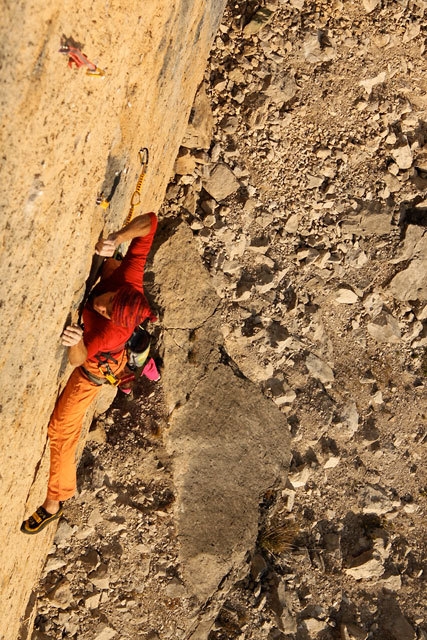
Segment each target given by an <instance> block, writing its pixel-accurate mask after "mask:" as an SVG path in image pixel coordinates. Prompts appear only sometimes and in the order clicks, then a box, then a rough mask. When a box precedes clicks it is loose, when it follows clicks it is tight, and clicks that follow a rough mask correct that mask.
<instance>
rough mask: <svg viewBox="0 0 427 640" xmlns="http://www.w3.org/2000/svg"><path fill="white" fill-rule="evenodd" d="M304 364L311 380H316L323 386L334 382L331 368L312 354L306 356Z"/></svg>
mask: <svg viewBox="0 0 427 640" xmlns="http://www.w3.org/2000/svg"><path fill="white" fill-rule="evenodd" d="M305 364H306V367H307V369H308V370H309V372H310V374H311V375H312V376H313V378H317V379H318V380H320V382H322V383H323V384H325V383H328V382H333V381H334V379H335V377H334V372H333V371H332V369H331V367H330V366H329V365H328V364H327V363H326V362H324V361H323V360H320V358H318V357H317V356H315V355H314V354H313V353H310V354H309V355H308V356H307V358H306V361H305Z"/></svg>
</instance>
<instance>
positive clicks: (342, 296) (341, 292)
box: [335, 288, 359, 304]
mask: <svg viewBox="0 0 427 640" xmlns="http://www.w3.org/2000/svg"><path fill="white" fill-rule="evenodd" d="M358 299H359V298H358V296H357V294H356V293H355V292H354V291H353V290H352V289H344V288H343V289H338V292H337V295H336V296H335V300H336V302H340V303H341V304H354V303H355V302H357V301H358Z"/></svg>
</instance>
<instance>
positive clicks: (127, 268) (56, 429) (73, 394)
mask: <svg viewBox="0 0 427 640" xmlns="http://www.w3.org/2000/svg"><path fill="white" fill-rule="evenodd" d="M156 228H157V217H156V215H155V214H154V213H147V214H145V215H142V216H138V217H137V218H135V219H134V220H133V221H132V222H130V223H129V224H128V225H127V226H125V227H123V228H122V229H121V230H120V231H118V232H116V233H112V234H110V235H109V236H108V238H106V239H102V240H100V241H99V242H98V243H97V245H96V247H95V251H96V253H98V254H99V255H101V256H105V257H110V256H112V255H113V254H114V252H115V250H116V249H117V247H118V246H119V245H120V244H121V243H123V242H128V241H130V240H132V242H131V244H130V246H129V249H128V251H127V253H126V256H125V257H124V259H123V261H122V262H121V263H120V266H119V267H118V268H116V269H115V270H114V271H113V272H112V273H111V274H110V275H107V276H106V277H105V278H101V281H100V282H99V283H98V284H97V285H96V287H95V288H94V290H93V293H92V294H91V296H90V297H89V300H88V302H87V303H86V305H85V307H84V310H83V326H84V328H83V329H82V328H81V327H80V326H79V325H77V324H72V325H69V326H68V327H67V328H66V329H65V330H64V333H63V334H62V344H63V345H64V346H66V347H68V348H69V351H68V358H69V361H70V363H71V364H72V365H73V366H74V367H76V368H75V369H74V371H73V373H72V374H71V376H70V378H69V380H68V382H67V384H66V386H65V389H64V391H63V392H62V394H61V395H60V397H59V398H58V400H57V403H56V405H55V408H54V411H53V413H52V416H51V419H50V422H49V427H48V435H49V441H50V474H49V481H48V488H47V495H46V499H45V501H44V502H43V504H42V505H41V506H40V507H39V508H38V509H37V510H36V511H35V513H33V515H32V516H30V517H29V518H28V520H24V522H23V523H22V526H21V531H22V532H23V533H28V534H34V533H38V532H39V531H41V530H42V529H44V527H45V526H46V525H47V524H49V522H52V521H53V520H56V519H57V518H59V517H60V516H61V515H62V502H63V501H64V500H67V499H68V498H71V497H72V496H73V495H74V493H75V490H76V461H75V455H76V449H77V444H78V441H79V437H80V432H81V429H82V424H83V419H84V416H85V413H86V410H87V409H88V407H89V405H90V404H91V402H92V400H94V398H95V397H96V396H97V395H98V393H99V390H100V388H101V385H102V384H104V383H107V382H110V383H112V384H116V383H117V380H119V379H120V375H121V374H122V373H123V371H124V369H125V367H126V363H127V355H126V348H125V345H126V342H127V341H128V340H129V338H130V336H131V335H132V333H133V331H134V329H135V327H136V326H137V325H138V324H139V323H141V322H143V320H145V319H146V318H149V319H150V320H154V319H155V316H153V314H152V312H151V309H150V307H149V304H148V302H147V300H146V298H145V296H144V292H143V277H144V268H145V263H146V260H147V256H148V253H149V251H150V248H151V245H152V242H153V238H154V234H155V232H156Z"/></svg>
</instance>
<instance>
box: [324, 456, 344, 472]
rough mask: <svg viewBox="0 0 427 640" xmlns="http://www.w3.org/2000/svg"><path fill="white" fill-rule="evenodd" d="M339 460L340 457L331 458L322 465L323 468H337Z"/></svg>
mask: <svg viewBox="0 0 427 640" xmlns="http://www.w3.org/2000/svg"><path fill="white" fill-rule="evenodd" d="M340 460H341V457H340V456H331V457H330V458H329V460H327V461H326V462H325V464H324V465H323V468H324V469H334V468H335V467H336V466H338V464H339V462H340Z"/></svg>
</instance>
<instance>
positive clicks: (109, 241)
mask: <svg viewBox="0 0 427 640" xmlns="http://www.w3.org/2000/svg"><path fill="white" fill-rule="evenodd" d="M150 231H151V217H150V214H148V213H145V214H144V215H142V216H137V217H136V218H134V219H133V220H132V222H129V224H127V225H126V226H125V227H123V228H122V229H120V231H115V232H114V233H110V235H109V236H108V237H107V238H102V239H101V240H100V241H99V242H98V243H97V244H96V245H95V253H97V254H98V255H100V256H104V257H106V258H109V257H111V256H112V255H114V252H115V250H116V249H117V247H118V246H119V245H120V244H122V242H129V241H130V240H133V239H134V238H143V237H144V236H147V235H148V234H149V233H150Z"/></svg>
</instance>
